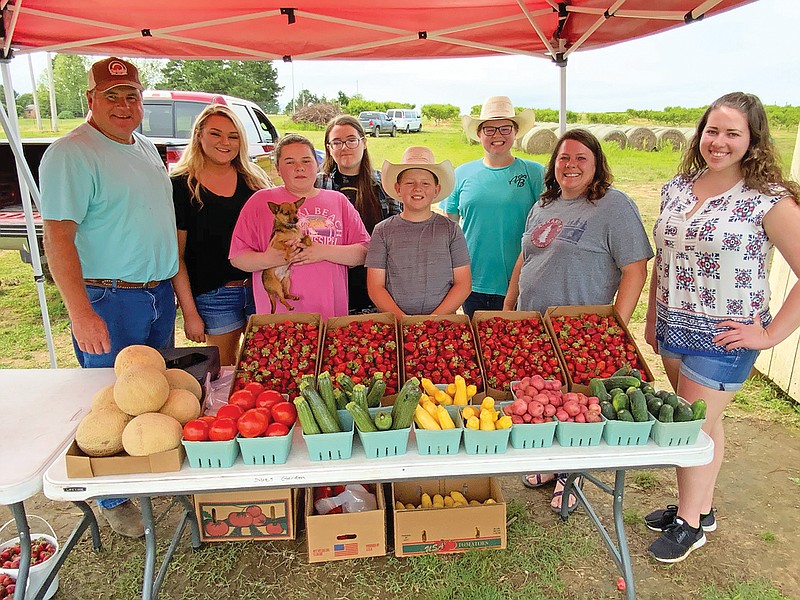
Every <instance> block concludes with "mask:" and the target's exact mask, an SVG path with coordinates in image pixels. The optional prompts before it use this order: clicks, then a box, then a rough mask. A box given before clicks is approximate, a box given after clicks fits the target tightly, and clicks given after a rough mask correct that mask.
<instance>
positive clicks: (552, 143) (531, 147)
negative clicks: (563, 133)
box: [520, 126, 558, 154]
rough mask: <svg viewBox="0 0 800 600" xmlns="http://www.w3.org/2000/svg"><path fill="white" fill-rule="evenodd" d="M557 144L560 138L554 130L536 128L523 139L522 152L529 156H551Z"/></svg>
mask: <svg viewBox="0 0 800 600" xmlns="http://www.w3.org/2000/svg"><path fill="white" fill-rule="evenodd" d="M557 143H558V136H557V135H556V134H555V132H554V131H553V130H551V129H549V128H546V127H539V126H536V127H534V128H533V129H531V130H530V131H529V132H528V133H526V134H525V135H524V136H523V137H522V142H521V143H520V150H522V151H523V152H527V153H528V154H550V153H551V152H552V151H553V148H555V147H556V144H557Z"/></svg>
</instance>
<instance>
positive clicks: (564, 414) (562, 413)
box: [556, 409, 569, 421]
mask: <svg viewBox="0 0 800 600" xmlns="http://www.w3.org/2000/svg"><path fill="white" fill-rule="evenodd" d="M556 419H558V420H559V421H569V415H568V414H567V411H565V410H563V409H562V410H559V411H557V412H556Z"/></svg>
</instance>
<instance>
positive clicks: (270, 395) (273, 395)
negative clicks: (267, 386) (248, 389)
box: [256, 390, 286, 408]
mask: <svg viewBox="0 0 800 600" xmlns="http://www.w3.org/2000/svg"><path fill="white" fill-rule="evenodd" d="M285 400H286V398H284V397H283V395H282V394H281V393H280V392H276V391H275V390H266V391H264V392H261V393H260V394H259V395H258V397H257V398H256V406H257V407H258V408H272V406H273V405H275V404H277V403H278V402H284V401H285Z"/></svg>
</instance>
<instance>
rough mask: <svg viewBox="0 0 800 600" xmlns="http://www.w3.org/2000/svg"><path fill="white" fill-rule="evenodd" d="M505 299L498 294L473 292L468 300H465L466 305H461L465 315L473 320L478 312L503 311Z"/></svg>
mask: <svg viewBox="0 0 800 600" xmlns="http://www.w3.org/2000/svg"><path fill="white" fill-rule="evenodd" d="M505 299H506V297H505V296H500V295H498V294H482V293H481V292H472V293H470V295H469V296H467V299H466V300H464V304H462V305H461V308H463V309H464V314H465V315H467V316H468V317H469V318H470V319H471V318H472V315H473V314H475V311H476V310H503V302H504V301H505Z"/></svg>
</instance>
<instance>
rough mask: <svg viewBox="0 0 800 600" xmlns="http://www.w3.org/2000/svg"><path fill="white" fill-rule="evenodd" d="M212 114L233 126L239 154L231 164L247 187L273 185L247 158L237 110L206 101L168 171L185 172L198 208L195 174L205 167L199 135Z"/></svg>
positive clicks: (260, 187) (267, 186)
mask: <svg viewBox="0 0 800 600" xmlns="http://www.w3.org/2000/svg"><path fill="white" fill-rule="evenodd" d="M214 115H219V116H221V117H226V118H227V119H229V120H230V122H231V123H233V127H234V129H236V133H237V135H238V136H239V153H238V154H237V155H236V156H235V157H234V158H233V160H232V161H231V166H233V168H234V169H236V172H237V173H239V174H241V175H242V177H243V178H244V181H245V184H247V187H249V188H250V189H251V190H253V191H256V190H261V189H264V188H270V187H273V183H272V181H271V180H270V178H269V176H268V175H267V174H266V173H265V172H264V171H263V169H261V167H259V166H258V165H256V164H255V163H253V162H251V161H250V156H249V154H248V152H247V134H246V133H245V131H244V126H243V125H242V122H241V121H240V120H239V117H237V116H236V113H234V112H233V111H232V110H231V109H230V108H228V107H227V106H225V105H223V104H209V105H208V106H206V107H205V108H204V109H203V110H202V112H201V113H200V114H199V115H197V118H196V119H195V121H194V126H193V128H192V138H191V139H190V140H189V145H188V146H187V147H186V150H184V152H183V154H182V155H181V157H180V159H179V160H178V163H177V164H176V165H175V168H174V169H173V171H172V173H171V175H187V178H186V184H187V186H188V187H189V192H190V194H191V198H192V201H193V202H195V203H196V204H197V205H198V206H200V207H202V206H203V201H202V199H201V198H200V182H199V181H198V180H197V176H198V174H199V173H200V172H201V171H202V170H203V169H204V168H205V166H206V155H205V154H203V146H202V144H201V142H200V137H201V136H202V135H203V128H204V127H205V125H206V121H208V119H209V118H210V117H213V116H214Z"/></svg>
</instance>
